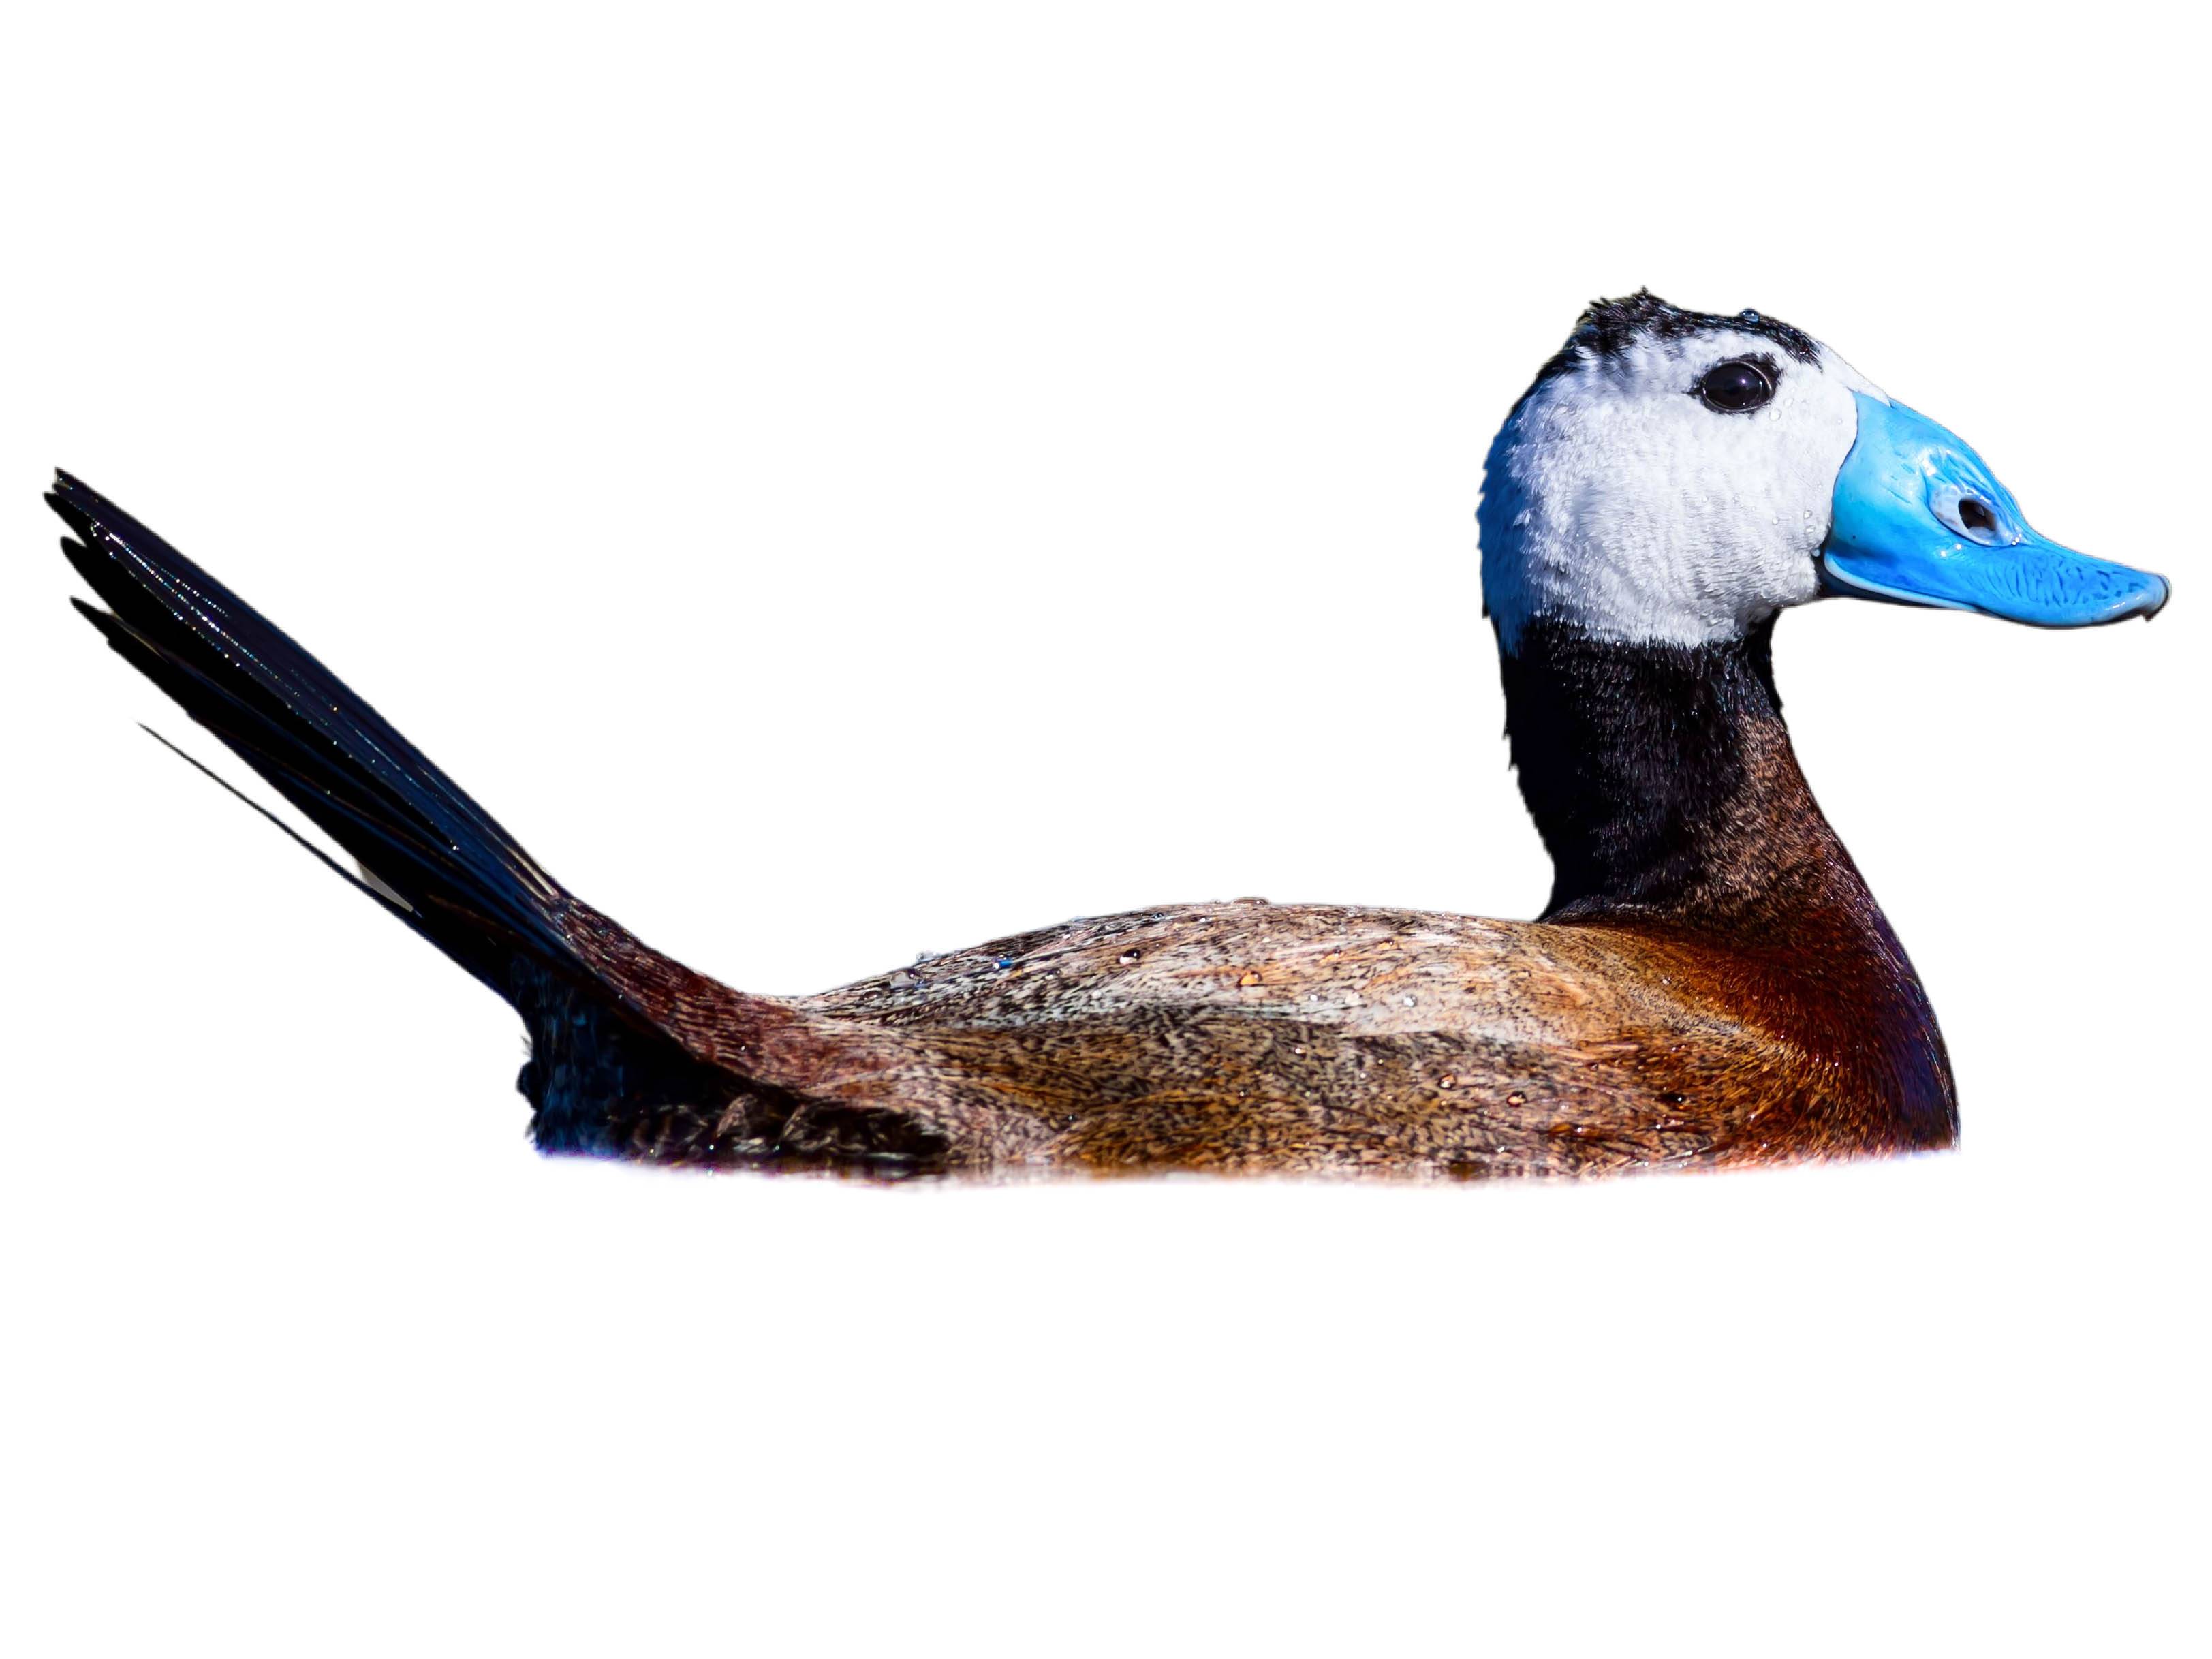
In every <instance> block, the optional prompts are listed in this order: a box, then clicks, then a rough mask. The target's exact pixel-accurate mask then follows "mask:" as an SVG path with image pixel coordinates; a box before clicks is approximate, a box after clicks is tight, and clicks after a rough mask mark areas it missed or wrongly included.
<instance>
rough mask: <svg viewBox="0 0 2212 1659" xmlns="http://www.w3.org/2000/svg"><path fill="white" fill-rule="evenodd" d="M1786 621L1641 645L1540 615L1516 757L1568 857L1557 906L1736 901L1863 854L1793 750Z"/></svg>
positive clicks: (1529, 644)
mask: <svg viewBox="0 0 2212 1659" xmlns="http://www.w3.org/2000/svg"><path fill="white" fill-rule="evenodd" d="M1773 636H1774V623H1773V621H1772V619H1771V618H1769V619H1768V620H1767V621H1765V622H1764V623H1760V624H1759V626H1758V627H1756V628H1754V629H1753V630H1752V631H1751V633H1750V634H1749V635H1747V637H1745V638H1743V639H1740V640H1732V641H1723V642H1722V643H1718V644H1714V645H1704V646H1693V647H1692V646H1669V645H1640V644H1639V645H1629V644H1622V643H1619V642H1616V641H1603V640H1599V639H1595V638H1593V637H1591V636H1590V635H1588V634H1585V633H1583V632H1582V631H1581V630H1579V629H1574V628H1571V627H1569V626H1566V625H1565V624H1561V623H1553V622H1541V621H1540V622H1536V623H1530V624H1529V625H1528V627H1527V628H1525V629H1523V630H1522V634H1521V636H1520V639H1519V641H1518V642H1517V646H1518V648H1517V649H1516V650H1515V651H1513V652H1512V653H1501V666H1502V669H1503V673H1504V683H1505V720H1506V733H1507V736H1508V738H1509V739H1510V743H1511V745H1512V753H1513V763H1514V766H1515V767H1516V769H1517V770H1518V772H1519V774H1520V781H1521V793H1522V797H1523V798H1524V799H1526V800H1527V801H1528V811H1529V812H1530V814H1531V815H1532V816H1533V817H1534V818H1535V820H1536V828H1537V831H1538V833H1540V834H1541V836H1543V838H1544V845H1545V847H1546V848H1547V849H1548V850H1549V852H1550V853H1551V854H1552V861H1553V868H1554V872H1555V876H1554V882H1553V889H1552V902H1551V905H1550V908H1548V909H1547V912H1546V915H1547V916H1557V915H1562V914H1566V915H1589V914H1593V913H1596V912H1601V911H1606V910H1613V909H1620V908H1635V909H1638V910H1645V911H1650V910H1657V911H1662V912H1674V913H1684V912H1689V911H1692V910H1695V911H1698V912H1700V913H1704V914H1719V915H1735V914H1740V913H1741V910H1742V909H1743V908H1745V907H1746V906H1747V905H1759V904H1760V903H1761V902H1762V901H1764V900H1773V899H1781V898H1784V897H1785V896H1786V894H1785V892H1784V891H1783V890H1786V889H1788V888H1790V887H1791V886H1793V885H1802V883H1803V882H1804V881H1806V880H1807V879H1808V878H1822V880H1821V884H1824V885H1825V884H1826V877H1827V876H1828V875H1829V874H1830V873H1831V872H1830V866H1833V865H1834V864H1836V863H1837V862H1838V861H1840V863H1841V865H1842V867H1843V868H1844V870H1848V869H1849V867H1850V860H1849V859H1848V858H1847V857H1845V856H1844V853H1843V848H1842V846H1841V844H1840V843H1838V842H1837V841H1836V839H1835V836H1834V835H1833V833H1832V832H1831V831H1830V830H1829V829H1828V826H1827V822H1826V819H1824V818H1823V817H1821V816H1820V808H1819V806H1818V805H1816V804H1815V803H1814V799H1813V796H1812V792H1811V791H1810V790H1809V789H1808V787H1806V784H1805V780H1804V776H1803V775H1802V773H1801V772H1800V771H1799V770H1798V769H1797V763H1796V757H1795V756H1794V755H1793V754H1792V753H1791V750H1790V738H1789V732H1788V730H1787V728H1786V727H1784V725H1783V722H1782V706H1781V699H1780V698H1779V696H1777V695H1776V692H1775V690H1774V669H1773V659H1772V641H1773ZM1852 879H1853V882H1854V884H1856V877H1855V876H1854V877H1853V878H1852Z"/></svg>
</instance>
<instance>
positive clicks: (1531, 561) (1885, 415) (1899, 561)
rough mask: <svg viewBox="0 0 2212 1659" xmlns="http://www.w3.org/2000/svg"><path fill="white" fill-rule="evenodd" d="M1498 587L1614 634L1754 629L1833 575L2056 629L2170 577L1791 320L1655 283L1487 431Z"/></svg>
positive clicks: (1639, 637) (1555, 363)
mask: <svg viewBox="0 0 2212 1659" xmlns="http://www.w3.org/2000/svg"><path fill="white" fill-rule="evenodd" d="M1478 518H1479V520H1480V527H1481V538H1482V586H1483V599H1484V604H1485V607H1486V610H1487V611H1489V613H1490V616H1491V617H1492V620H1493V621H1494V622H1495V623H1496V624H1497V627H1498V638H1499V641H1500V642H1501V644H1502V645H1503V646H1504V648H1505V650H1506V651H1508V652H1509V653H1510V652H1513V651H1515V650H1516V649H1517V648H1518V645H1519V641H1520V636H1521V634H1522V630H1523V629H1526V628H1527V627H1528V625H1529V624H1531V623H1538V622H1554V623H1559V624H1562V625H1565V626H1567V627H1570V628H1572V629H1577V631H1579V632H1582V633H1584V634H1587V635H1593V636H1595V637H1597V638H1601V639H1609V640H1618V641H1624V642H1647V643H1653V644H1665V645H1680V646H1695V645H1705V644H1712V643H1717V642H1719V641H1726V640H1730V639H1740V638H1741V637H1743V636H1744V635H1745V634H1747V632H1748V631H1749V630H1750V629H1752V628H1753V627H1754V626H1756V625H1757V624H1758V623H1760V622H1763V621H1765V619H1766V618H1768V617H1771V616H1772V615H1773V614H1774V613H1775V612H1776V611H1779V610H1781V609H1782V608H1783V607H1784V606H1785V605H1802V604H1803V603H1805V601H1807V600H1808V599H1820V598H1822V597H1825V596H1829V595H1839V596H1848V597H1851V598H1857V599H1886V600H1889V601H1892V602H1894V603H1899V604H1905V605H1938V606H1942V607H1946V608H1948V609H1951V610H1958V611H1981V612H1983V613H1984V614H1985V615H1988V616H1992V617H2005V618H2007V619H2008V620H2010V621H2013V622H2023V623H2036V624H2038V625H2039V626H2042V627H2045V628H2080V627H2086V626H2087V625H2089V624H2092V623H2108V622H2118V620H2120V619H2121V618H2122V617H2148V616H2150V615H2151V614H2153V613H2154V611H2157V610H2158V608H2159V607H2160V605H2164V604H2165V603H2166V592H2167V587H2166V580H2165V579H2164V578H2163V577H2160V576H2154V575H2152V574H2149V573H2148V572H2146V571H2141V570H2131V569H2130V568H2128V567H2127V566H2125V565H2119V564H2111V563H2108V562H2106V561H2105V560H2102V559H2093V558H2090V557H2088V556H2086V555H2084V554H2081V553H2076V552H2074V551H2072V550H2069V549H2068V548H2064V547H2061V546H2060V545H2058V544H2057V543H2056V542H2053V541H2049V540H2046V539H2045V538H2043V537H2041V536H2039V535H2038V534H2037V533H2036V532H2034V530H2033V529H2032V528H2030V527H2029V525H2028V522H2027V519H2025V518H2024V517H2022V516H2021V510H2020V507H2019V506H2018V504H2017V503H2016V502H2015V501H2014V500H2013V498H2012V494H2011V492H2010V491H2009V490H2008V489H2006V488H2005V487H2004V486H2003V485H2002V483H1998V482H1997V478H1996V474H1995V473H1994V472H1992V471H1990V468H1989V466H1988V465H1987V464H1986V463H1984V461H1983V459H1982V458H1981V457H1980V456H1978V455H1977V454H1976V453H1974V452H1973V450H1972V449H1971V448H1970V447H1967V445H1966V443H1965V442H1963V441H1961V440H1960V439H1959V438H1958V437H1956V436H1955V435H1953V434H1952V433H1950V432H1948V431H1946V430H1945V429H1944V428H1942V427H1940V426H1938V425H1936V422H1933V421H1931V420H1929V419H1928V417H1927V416H1924V415H1921V414H1918V413H1917V412H1915V411H1914V410H1910V409H1908V408H1906V407H1905V405H1904V404H1900V403H1897V402H1895V401H1893V399H1891V398H1889V397H1887V395H1885V394H1884V393H1883V392H1881V389H1880V388H1879V387H1877V386H1874V385H1873V384H1872V383H1871V382H1869V381H1868V380H1865V379H1864V378H1863V377H1862V376H1861V375H1859V374H1857V372H1856V371H1854V370H1853V369H1852V368H1851V367H1850V364H1848V363H1846V362H1844V360H1843V359H1842V358H1840V357H1838V356H1836V355H1835V353H1833V352H1832V351H1831V350H1829V349H1827V348H1826V346H1823V345H1821V344H1820V343H1819V342H1818V341H1816V340H1814V339H1812V338H1811V337H1808V336H1807V335H1805V334H1802V333H1801V332H1799V331H1797V330H1796V329H1794V328H1791V327H1790V326H1789V325H1787V324H1785V323H1780V322H1777V321H1776V320H1775V319H1772V318H1771V317H1764V316H1761V315H1760V314H1759V313H1757V312H1753V311H1746V312H1742V313H1738V314H1737V315H1735V316H1733V317H1722V316H1713V315H1708V314H1705V313H1699V312H1690V311H1683V310H1680V308H1678V307H1674V306H1671V305H1668V303H1667V302H1666V301H1663V300H1661V299H1658V298H1656V297H1655V296H1654V295H1651V294H1650V292H1649V291H1644V292H1639V293H1638V294H1635V295H1632V296H1630V297H1629V298H1627V299H1626V300H1609V301H1601V302H1600V303H1598V304H1597V305H1595V306H1593V307H1591V308H1590V309H1589V311H1587V312H1585V313H1583V318H1582V321H1581V324H1580V325H1578V326H1577V328H1576V330H1575V332H1574V334H1573V336H1572V337H1571V338H1569V340H1568V341H1567V343H1566V344H1565V346H1563V347H1562V348H1561V349H1559V353H1558V355H1556V356H1553V359H1552V360H1551V361H1550V362H1548V363H1547V364H1546V365H1545V366H1544V368H1543V369H1542V371H1541V373H1540V374H1538V375H1537V377H1536V381H1535V384H1534V386H1530V387H1529V388H1528V393H1527V395H1525V396H1524V397H1523V398H1522V399H1521V401H1520V402H1519V403H1518V404H1516V405H1515V406H1514V410H1513V412H1512V414H1511V415H1510V416H1507V418H1506V422H1505V425H1504V428H1501V429H1500V431H1499V432H1498V437H1497V439H1496V441H1494V442H1493V443H1492V445H1491V448H1490V458H1489V462H1488V465H1487V468H1486V474H1485V477H1484V483H1483V498H1482V509H1481V512H1480V513H1479V514H1478Z"/></svg>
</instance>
